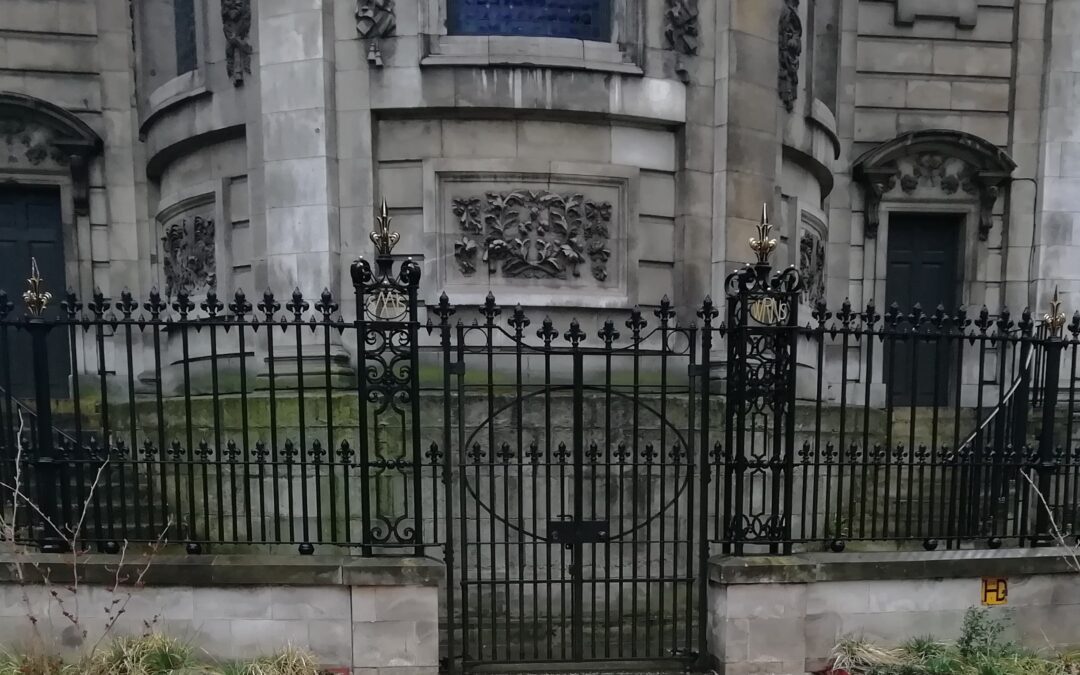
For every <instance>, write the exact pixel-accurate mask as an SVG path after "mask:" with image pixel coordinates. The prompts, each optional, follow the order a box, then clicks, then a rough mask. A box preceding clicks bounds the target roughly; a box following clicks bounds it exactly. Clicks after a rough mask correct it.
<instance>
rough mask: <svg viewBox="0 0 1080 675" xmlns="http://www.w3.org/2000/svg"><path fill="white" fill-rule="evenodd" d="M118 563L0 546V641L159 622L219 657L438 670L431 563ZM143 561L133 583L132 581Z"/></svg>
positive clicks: (94, 635)
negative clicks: (289, 656)
mask: <svg viewBox="0 0 1080 675" xmlns="http://www.w3.org/2000/svg"><path fill="white" fill-rule="evenodd" d="M119 561H120V558H119V557H118V556H105V555H89V556H81V557H80V558H79V559H78V562H77V563H76V564H74V565H73V563H72V557H71V556H70V555H45V554H24V553H12V552H6V553H3V554H2V555H0V644H2V646H3V648H5V649H16V648H25V647H26V646H28V645H33V644H34V641H35V640H41V641H43V642H44V644H43V645H42V646H43V647H44V648H45V649H47V650H49V651H50V652H56V653H60V654H63V655H65V656H75V655H77V654H79V653H82V652H85V651H86V650H88V649H91V648H92V647H93V646H94V644H95V642H97V641H98V639H99V638H100V636H102V635H103V634H105V633H106V632H107V633H108V637H109V638H111V637H118V636H122V635H139V634H142V633H145V632H159V633H163V634H165V635H168V636H170V637H174V638H178V639H181V640H185V641H187V642H188V643H189V644H191V645H192V646H193V647H194V648H195V649H197V650H201V651H203V652H205V653H206V654H208V655H209V656H210V657H212V658H215V659H220V660H223V661H230V660H245V659H253V658H257V657H260V656H265V655H268V654H271V653H274V652H277V651H280V650H281V649H283V648H284V647H286V646H287V645H293V646H296V647H300V648H304V649H307V650H310V651H311V652H312V653H314V654H315V656H316V657H317V658H318V659H319V661H320V663H321V664H322V665H323V666H324V667H326V668H329V669H333V672H348V673H363V674H364V675H435V673H437V672H438V664H439V630H438V621H439V613H438V612H439V600H438V594H439V582H440V581H441V579H442V578H443V568H442V565H441V564H439V563H435V562H432V561H429V560H425V559H415V558H397V559H389V558H381V559H377V560H376V559H365V558H347V557H339V556H311V557H303V558H299V557H295V558H285V557H282V556H278V557H273V558H269V557H266V556H255V555H216V556H215V555H207V556H174V555H158V556H155V557H153V558H150V559H149V560H147V559H145V558H141V557H139V556H135V555H130V556H129V557H128V563H127V564H126V565H124V566H123V567H121V568H120V569H119V570H118V567H117V566H118V563H119ZM147 565H149V566H148V567H147ZM144 568H145V570H146V573H145V576H144V577H143V579H142V583H141V584H134V583H133V581H134V580H135V579H136V578H137V577H138V576H139V574H140V572H142V570H143V569H144ZM76 570H77V574H76ZM76 576H77V577H78V583H75V580H76ZM46 579H47V580H48V581H45V580H46ZM118 579H120V580H121V581H120V583H119V584H118V583H117V580H118ZM120 608H122V609H123V611H122V612H119V611H118V610H119V609H120ZM65 613H67V614H68V615H70V616H68V615H65ZM31 617H33V618H31ZM114 620H115V626H113V628H112V629H111V630H108V631H107V627H108V626H109V624H110V622H112V621H114ZM35 621H36V623H35ZM106 641H107V640H106Z"/></svg>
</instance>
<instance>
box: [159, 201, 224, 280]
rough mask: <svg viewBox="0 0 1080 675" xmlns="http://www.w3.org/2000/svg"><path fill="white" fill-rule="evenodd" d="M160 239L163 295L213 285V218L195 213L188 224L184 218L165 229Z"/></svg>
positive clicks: (214, 264)
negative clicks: (163, 280)
mask: <svg viewBox="0 0 1080 675" xmlns="http://www.w3.org/2000/svg"><path fill="white" fill-rule="evenodd" d="M161 241H162V244H163V246H162V248H163V251H164V254H165V259H164V269H165V294H166V295H167V296H169V297H173V296H175V295H176V294H177V293H179V292H180V291H184V292H185V293H187V294H188V295H192V294H194V293H196V292H198V291H202V290H205V289H208V288H216V287H217V271H216V259H215V255H214V221H213V219H210V218H202V217H200V216H196V217H194V218H192V219H191V222H190V225H189V223H188V219H187V218H184V219H183V220H178V221H175V222H174V223H173V224H172V225H169V226H168V227H167V228H165V236H164V237H162V238H161Z"/></svg>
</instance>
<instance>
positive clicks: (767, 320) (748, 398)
mask: <svg viewBox="0 0 1080 675" xmlns="http://www.w3.org/2000/svg"><path fill="white" fill-rule="evenodd" d="M771 234H772V225H771V224H769V219H768V213H767V211H766V210H765V209H764V208H763V209H762V214H761V224H760V225H758V230H757V236H756V237H754V238H752V239H751V240H750V249H751V250H752V251H753V252H754V254H755V256H756V257H757V261H756V262H755V263H754V264H753V265H747V266H746V267H744V268H743V269H741V270H739V271H737V272H734V273H733V274H731V275H730V276H728V278H727V282H726V286H727V293H728V326H729V329H730V338H729V339H730V342H729V344H728V394H727V405H728V412H727V422H728V428H727V439H728V447H729V450H728V452H730V453H731V454H730V455H729V457H730V459H731V462H730V463H729V465H728V468H727V475H728V484H727V486H726V487H727V488H728V489H727V490H726V492H727V494H728V495H729V496H728V497H727V498H726V502H727V503H726V507H725V514H726V516H725V523H724V525H725V527H727V528H728V533H727V536H726V537H725V540H726V541H728V542H730V548H733V549H734V551H733V552H734V553H735V555H741V554H742V553H743V552H744V549H745V545H746V544H762V545H767V546H768V547H769V551H770V552H771V553H773V554H776V553H779V552H781V550H782V551H783V553H785V554H787V553H790V552H791V548H792V546H791V509H792V498H793V495H792V473H793V467H794V433H795V426H794V411H793V410H792V408H793V406H794V400H795V349H796V345H797V344H798V335H797V330H798V324H797V322H796V313H797V309H798V294H799V293H800V292H801V290H802V281H801V279H800V277H799V273H798V271H797V270H796V269H795V268H794V267H789V268H787V269H784V270H781V271H780V272H777V273H776V274H773V272H772V264H771V263H770V262H769V258H770V257H771V256H772V254H773V252H774V251H775V250H776V247H777V245H778V242H777V240H776V239H774V238H773V237H772V236H771ZM759 425H761V426H760V428H758V427H759ZM748 441H749V442H748ZM759 441H760V442H759ZM755 479H757V480H760V481H761V483H762V485H761V487H760V489H750V490H748V489H747V487H748V486H747V485H746V482H747V481H754V480H755ZM749 487H751V488H753V487H754V486H749ZM748 493H749V495H750V501H749V502H746V499H747V494H748ZM766 494H768V497H769V498H768V500H766V497H765V496H766ZM728 548H729V546H725V552H727V551H728Z"/></svg>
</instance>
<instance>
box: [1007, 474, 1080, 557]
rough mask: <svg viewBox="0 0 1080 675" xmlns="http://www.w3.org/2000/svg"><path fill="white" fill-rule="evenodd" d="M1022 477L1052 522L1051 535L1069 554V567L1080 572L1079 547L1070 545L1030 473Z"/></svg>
mask: <svg viewBox="0 0 1080 675" xmlns="http://www.w3.org/2000/svg"><path fill="white" fill-rule="evenodd" d="M1020 475H1021V476H1023V477H1024V480H1026V481H1027V482H1028V485H1029V486H1030V487H1031V490H1032V491H1033V492H1034V493H1035V494H1036V496H1038V498H1039V503H1040V504H1041V505H1042V508H1043V510H1045V511H1046V515H1047V518H1048V519H1049V520H1050V533H1051V534H1052V535H1053V537H1054V541H1056V542H1057V544H1058V546H1060V547H1061V548H1063V549H1065V550H1066V551H1068V552H1069V553H1068V555H1069V559H1070V564H1069V567H1070V568H1072V569H1073V571H1075V572H1080V551H1078V547H1077V546H1075V545H1072V544H1070V543H1069V541H1068V539H1067V538H1066V536H1065V533H1064V532H1062V531H1061V527H1060V526H1059V525H1058V522H1057V519H1056V518H1054V510H1053V509H1052V508H1050V504H1049V502H1047V501H1046V495H1044V494H1043V493H1042V490H1040V489H1039V486H1038V484H1037V483H1036V482H1035V479H1034V478H1033V477H1032V476H1031V473H1030V472H1029V471H1021V472H1020Z"/></svg>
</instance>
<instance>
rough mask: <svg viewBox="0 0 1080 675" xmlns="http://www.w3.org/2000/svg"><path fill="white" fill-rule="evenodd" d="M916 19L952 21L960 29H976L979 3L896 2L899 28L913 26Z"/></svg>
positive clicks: (956, 0) (969, 0)
mask: <svg viewBox="0 0 1080 675" xmlns="http://www.w3.org/2000/svg"><path fill="white" fill-rule="evenodd" d="M916 19H939V20H950V19H951V20H953V21H955V22H956V25H957V27H959V28H974V27H975V25H976V24H977V23H978V20H979V5H978V1H977V0H896V19H895V23H896V25H897V26H913V25H915V21H916Z"/></svg>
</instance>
